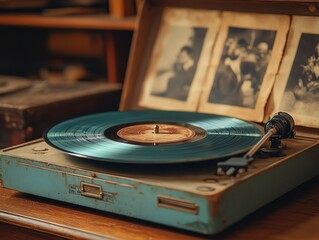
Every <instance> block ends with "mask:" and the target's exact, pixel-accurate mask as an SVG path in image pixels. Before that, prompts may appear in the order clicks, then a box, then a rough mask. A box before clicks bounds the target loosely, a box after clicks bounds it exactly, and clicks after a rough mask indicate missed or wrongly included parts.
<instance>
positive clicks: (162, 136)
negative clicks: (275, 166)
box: [44, 111, 263, 164]
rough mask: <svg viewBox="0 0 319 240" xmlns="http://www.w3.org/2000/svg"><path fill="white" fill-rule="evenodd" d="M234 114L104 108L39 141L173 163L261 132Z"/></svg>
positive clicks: (227, 148) (251, 140) (222, 151)
mask: <svg viewBox="0 0 319 240" xmlns="http://www.w3.org/2000/svg"><path fill="white" fill-rule="evenodd" d="M262 135H263V133H262V130H261V128H259V127H258V126H257V125H255V124H253V123H250V122H246V121H243V120H240V119H236V118H230V117H224V116H218V115H212V114H204V113H193V112H178V111H127V112H106V113H98V114H92V115H88V116H83V117H78V118H74V119H70V120H67V121H65V122H62V123H59V124H57V125H55V126H53V127H52V128H50V129H48V130H47V132H46V133H45V134H44V140H45V141H46V142H47V143H48V144H49V145H51V146H53V147H54V148H57V149H59V150H61V151H63V152H65V153H68V154H71V155H75V156H79V157H84V158H87V159H94V160H100V161H106V162H119V163H143V164H154V163H156V164H160V163H178V162H194V161H203V160H210V159H217V158H222V157H226V156H231V155H235V154H239V153H243V152H245V151H247V150H249V149H250V148H251V147H252V146H253V145H254V144H255V143H257V142H258V140H259V139H260V138H261V137H262Z"/></svg>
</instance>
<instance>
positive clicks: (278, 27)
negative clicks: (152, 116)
mask: <svg viewBox="0 0 319 240" xmlns="http://www.w3.org/2000/svg"><path fill="white" fill-rule="evenodd" d="M207 19H209V21H208V20H207ZM305 19H307V21H306V20H305ZM305 21H306V22H308V21H309V24H308V26H312V29H319V23H317V22H318V20H317V19H316V18H312V17H295V16H288V15H278V14H253V13H235V12H218V11H204V10H194V9H187V10H185V9H175V8H167V9H166V10H165V11H164V13H163V19H162V22H161V24H160V27H159V31H158V35H157V37H156V41H155V44H154V46H153V52H152V55H151V59H150V61H149V65H148V69H147V73H146V77H145V81H144V83H143V85H142V91H141V95H140V96H141V97H140V101H139V104H140V106H142V107H151V108H153V109H163V110H187V111H199V112H207V113H213V114H220V115H224V116H231V117H238V118H241V119H245V120H249V121H256V122H262V121H264V120H265V119H266V117H267V116H268V115H269V114H272V113H273V112H274V111H287V112H289V113H291V114H293V115H296V116H297V124H298V125H305V126H309V124H310V125H311V126H319V123H318V122H316V121H317V120H316V119H315V118H314V116H313V114H314V113H313V109H316V114H317V113H318V112H319V111H318V110H319V109H318V99H319V32H318V33H316V32H313V30H312V32H311V31H310V33H307V31H304V30H305V27H304V26H305V24H304V23H305ZM212 23H215V24H212ZM317 25H318V26H317ZM292 27H293V28H294V31H289V30H290V29H291V28H292ZM301 29H303V30H301ZM310 29H311V27H309V30H310ZM288 39H290V40H289V41H288ZM287 42H288V44H287ZM274 85H275V87H274ZM269 102H270V103H271V104H270V105H271V106H268V105H269ZM299 115H300V117H299ZM316 118H318V116H317V117H316ZM304 119H306V120H304Z"/></svg>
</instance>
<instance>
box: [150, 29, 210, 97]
mask: <svg viewBox="0 0 319 240" xmlns="http://www.w3.org/2000/svg"><path fill="white" fill-rule="evenodd" d="M206 32H207V28H199V27H186V26H170V27H169V29H168V32H167V38H166V39H164V41H163V43H165V44H163V46H162V48H163V49H165V51H163V52H162V54H161V55H160V56H159V61H158V64H157V70H156V75H155V79H154V81H153V84H152V90H151V95H153V96H159V97H166V98H172V99H176V100H180V101H186V100H187V97H188V94H189V90H190V87H191V84H192V81H193V79H194V75H195V72H196V69H197V64H198V59H199V57H200V54H201V51H202V47H203V42H204V39H205V35H206Z"/></svg>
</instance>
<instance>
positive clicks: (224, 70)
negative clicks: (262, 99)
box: [208, 27, 277, 108]
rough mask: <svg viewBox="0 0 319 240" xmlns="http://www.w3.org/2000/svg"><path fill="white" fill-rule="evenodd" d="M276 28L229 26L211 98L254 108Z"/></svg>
mask: <svg viewBox="0 0 319 240" xmlns="http://www.w3.org/2000/svg"><path fill="white" fill-rule="evenodd" d="M276 33H277V31H275V30H257V29H249V28H239V27H229V28H228V34H227V38H226V41H225V43H224V48H223V53H222V55H221V58H220V62H219V65H218V68H217V70H216V74H215V76H214V84H213V87H212V89H211V91H210V94H209V99H208V102H210V103H215V104H224V105H234V106H240V107H245V108H255V105H256V101H257V99H258V95H259V92H260V88H261V84H262V82H263V79H264V76H265V72H266V70H267V67H268V64H269V60H270V58H271V54H272V49H273V45H274V41H275V37H276Z"/></svg>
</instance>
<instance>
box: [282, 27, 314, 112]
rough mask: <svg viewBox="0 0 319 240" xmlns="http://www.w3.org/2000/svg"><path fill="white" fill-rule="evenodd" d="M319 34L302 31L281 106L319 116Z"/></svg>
mask: <svg viewBox="0 0 319 240" xmlns="http://www.w3.org/2000/svg"><path fill="white" fill-rule="evenodd" d="M318 100H319V34H310V33H302V34H301V37H300V41H299V44H298V49H297V53H296V56H295V59H294V61H293V64H292V68H291V71H290V74H289V77H288V82H287V85H286V87H285V92H284V96H283V98H282V101H281V106H280V108H281V109H283V110H285V111H290V112H296V113H298V114H304V115H305V116H307V115H308V116H312V117H319V104H318Z"/></svg>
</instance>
